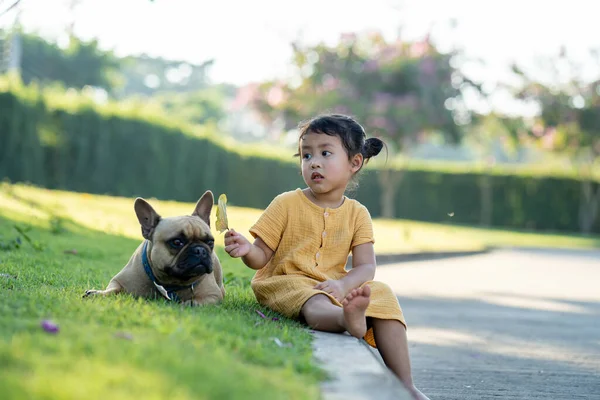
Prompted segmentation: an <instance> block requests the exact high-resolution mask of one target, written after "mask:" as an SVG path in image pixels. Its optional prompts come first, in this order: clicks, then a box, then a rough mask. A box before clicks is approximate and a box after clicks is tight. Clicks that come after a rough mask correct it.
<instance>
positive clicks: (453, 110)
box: [253, 33, 477, 218]
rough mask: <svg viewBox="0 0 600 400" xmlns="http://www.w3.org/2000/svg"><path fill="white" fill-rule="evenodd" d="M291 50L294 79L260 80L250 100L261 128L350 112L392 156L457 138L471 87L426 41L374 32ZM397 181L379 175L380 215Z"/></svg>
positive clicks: (389, 206)
mask: <svg viewBox="0 0 600 400" xmlns="http://www.w3.org/2000/svg"><path fill="white" fill-rule="evenodd" d="M293 49H294V65H295V66H296V69H297V71H298V77H299V80H298V82H296V84H294V82H291V83H290V82H287V83H284V82H267V83H265V84H263V85H262V86H261V87H260V92H259V94H258V95H257V97H256V98H255V99H254V103H253V104H254V107H255V108H256V110H258V111H259V113H260V115H261V116H262V118H263V119H264V121H265V122H266V123H269V124H271V123H273V122H275V121H280V122H281V123H282V125H283V126H284V129H291V128H293V127H295V126H296V125H297V124H298V122H299V121H300V120H303V119H306V118H310V117H311V116H314V115H316V114H320V113H322V112H325V111H329V112H338V113H344V114H351V115H353V116H355V117H356V118H357V119H358V120H359V121H360V122H361V124H362V125H363V126H364V127H365V129H366V131H367V132H369V134H371V135H377V136H380V137H382V138H383V139H384V140H385V141H386V142H387V144H388V145H389V147H390V149H391V151H392V152H394V153H396V152H402V151H403V150H406V149H410V148H411V147H412V146H414V145H415V144H416V143H418V141H419V140H422V139H423V138H425V137H426V136H427V135H430V134H434V133H436V134H440V135H443V136H444V137H445V138H446V139H447V140H448V141H450V142H454V143H455V142H458V141H459V140H460V139H461V136H462V130H461V129H460V126H459V124H460V123H464V122H467V121H468V117H469V112H468V111H467V110H466V108H465V107H464V106H463V103H462V101H461V97H462V91H463V89H464V88H465V87H466V86H471V87H477V85H476V84H474V83H473V82H471V81H470V80H468V79H467V78H465V77H464V76H463V75H462V74H461V73H460V71H459V70H458V69H457V68H456V67H455V66H454V65H455V63H454V62H453V61H454V60H455V56H456V54H455V53H449V54H444V53H441V52H440V51H438V49H437V48H436V46H435V45H434V44H433V43H432V42H431V41H430V40H429V37H427V38H425V39H424V40H422V41H417V42H406V41H403V40H401V39H397V40H394V41H391V42H388V41H386V40H385V38H384V37H383V36H382V35H381V34H379V33H370V34H366V35H356V34H345V35H342V37H341V39H340V41H339V42H338V43H337V45H335V46H333V47H329V46H326V45H324V44H319V45H317V46H301V45H299V44H298V43H294V44H293ZM400 177H401V174H398V173H392V172H391V171H390V170H386V171H382V172H381V174H380V184H381V188H382V213H383V215H384V216H385V217H388V218H392V217H394V203H395V193H396V190H397V187H398V185H399V183H400V179H401V178H400Z"/></svg>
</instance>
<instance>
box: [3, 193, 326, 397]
mask: <svg viewBox="0 0 600 400" xmlns="http://www.w3.org/2000/svg"><path fill="white" fill-rule="evenodd" d="M27 194H29V195H32V196H30V197H27V196H26V195H27ZM71 197H81V198H82V199H84V201H85V200H89V201H90V202H91V203H90V205H89V206H88V207H82V208H80V209H74V208H72V207H73V204H72V203H70V202H69V200H68V199H69V198H71ZM97 200H98V199H97V198H94V197H88V196H85V195H84V196H81V195H73V194H60V193H52V192H50V191H45V190H39V189H31V188H24V187H19V186H6V185H5V186H4V187H3V190H2V191H1V192H0V248H3V250H0V274H1V275H0V298H1V299H2V301H0V365H2V373H1V374H0V387H1V388H2V396H1V397H2V398H8V399H30V398H35V399H75V398H77V399H78V398H90V399H95V398H105V399H106V398H110V399H132V398H143V399H165V398H170V399H236V398H244V399H248V398H261V399H262V398H267V399H315V398H318V383H319V381H320V380H321V379H323V378H324V374H323V372H322V371H321V370H320V369H319V368H318V367H317V366H316V365H315V364H314V363H313V361H312V351H311V335H310V332H309V331H308V329H306V328H305V327H303V326H301V325H300V324H298V323H296V322H293V321H290V320H287V319H284V318H280V319H279V320H276V321H273V320H272V318H273V317H275V316H276V315H275V314H273V313H271V312H269V311H268V310H266V309H264V308H262V307H260V306H259V305H258V304H257V303H256V301H255V299H254V296H253V294H252V292H251V290H250V288H249V279H250V277H251V273H252V271H251V270H249V269H247V268H245V267H243V266H242V265H241V263H240V262H239V260H232V259H230V258H229V257H228V256H226V254H224V253H223V252H222V249H219V255H220V256H221V260H223V269H224V271H225V273H226V287H227V296H226V299H225V301H224V303H223V304H222V305H221V306H205V307H198V308H182V307H181V306H178V305H174V304H169V303H167V302H166V301H163V300H143V299H135V298H133V297H131V296H129V295H119V296H116V297H114V298H92V299H82V297H81V295H82V294H83V293H84V291H85V290H86V289H90V288H103V287H105V286H106V284H107V283H108V281H109V280H110V278H111V277H112V276H113V275H114V274H115V273H116V272H118V271H119V270H120V269H121V268H122V266H123V265H124V264H125V263H126V261H127V260H128V258H129V256H130V255H131V253H132V252H133V250H134V249H135V247H136V246H137V245H138V244H139V241H140V239H139V237H138V238H135V239H133V238H129V237H126V236H125V235H121V234H115V233H114V232H113V233H111V232H108V233H105V232H101V231H100V230H98V229H93V225H94V221H96V220H102V218H103V217H106V219H111V218H112V217H113V216H112V214H113V213H112V211H114V210H116V211H115V213H116V214H117V217H116V218H117V221H118V218H123V222H124V223H123V225H120V224H119V223H118V222H117V223H115V225H114V230H117V231H118V230H119V229H121V228H120V227H121V226H125V228H123V229H125V230H126V231H127V230H128V229H129V228H131V227H130V226H129V222H130V221H129V219H130V217H131V216H130V215H128V216H127V217H125V216H124V214H125V213H126V212H125V209H127V213H130V214H133V212H132V207H131V204H132V203H131V200H123V199H114V200H110V201H108V200H106V198H102V201H100V202H99V204H100V203H101V204H102V207H100V206H99V204H98V207H96V203H95V202H96V201H97ZM125 205H126V207H125ZM121 208H123V213H121ZM161 209H162V207H161ZM165 209H168V207H165ZM161 211H162V210H161ZM186 212H188V213H189V212H190V210H186ZM70 214H72V215H73V216H75V218H68V215H70ZM165 215H167V213H165ZM133 217H134V218H135V216H134V215H133ZM78 219H79V220H78ZM82 221H83V222H85V223H82ZM15 226H16V228H17V229H19V230H20V232H19V231H18V230H17V229H15ZM138 228H139V227H138ZM24 235H26V236H27V238H29V240H30V241H28V240H27V239H26V238H25V236H24ZM136 236H139V235H136ZM17 237H20V238H21V244H20V247H19V248H14V246H15V243H16V242H15V239H16V238H17ZM7 248H12V249H7ZM73 250H75V251H73ZM255 310H261V311H262V312H263V313H264V314H265V315H266V316H267V317H268V318H267V319H263V318H261V317H260V316H259V315H258V313H256V311H255ZM44 319H50V320H52V321H53V322H55V323H56V324H58V326H59V332H58V333H57V334H51V333H47V332H45V331H44V330H43V329H42V328H41V327H40V323H41V321H42V320H44ZM275 338H276V339H279V341H280V343H284V344H289V346H287V345H286V346H280V345H278V343H277V341H276V340H275Z"/></svg>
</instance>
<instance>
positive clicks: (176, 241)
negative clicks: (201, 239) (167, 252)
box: [169, 239, 185, 249]
mask: <svg viewBox="0 0 600 400" xmlns="http://www.w3.org/2000/svg"><path fill="white" fill-rule="evenodd" d="M184 244H185V243H184V242H183V240H181V239H173V240H171V241H170V242H169V245H170V246H171V247H173V248H175V249H180V248H182V247H183V245H184Z"/></svg>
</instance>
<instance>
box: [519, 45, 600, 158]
mask: <svg viewBox="0 0 600 400" xmlns="http://www.w3.org/2000/svg"><path fill="white" fill-rule="evenodd" d="M592 56H593V58H594V59H595V61H596V66H597V67H598V68H600V56H599V54H598V53H597V52H592ZM539 64H540V69H541V70H542V73H540V72H537V73H535V74H534V73H532V72H527V71H525V70H524V69H522V68H520V67H519V66H518V65H513V68H512V70H513V72H514V73H515V74H516V76H517V77H519V78H520V80H521V83H520V85H518V87H516V88H514V94H515V96H516V97H517V98H518V99H522V100H525V101H532V102H534V103H536V104H537V105H538V106H539V109H540V113H539V116H538V117H537V118H535V120H534V121H533V122H532V123H531V124H530V125H529V129H528V132H529V133H530V134H531V135H532V136H533V137H535V138H537V139H539V142H540V145H541V146H542V147H543V148H545V149H547V150H553V151H560V152H567V153H569V154H571V155H572V156H573V157H574V159H575V160H576V161H580V162H581V161H582V162H584V163H588V162H593V161H594V160H595V159H596V158H597V157H598V156H599V155H600V76H598V77H596V79H595V80H592V81H584V80H583V79H582V73H581V72H582V69H583V67H582V65H579V64H578V63H577V62H575V61H573V59H572V58H569V56H568V54H567V51H566V50H564V49H563V50H562V51H561V52H560V54H558V55H557V56H556V57H553V58H549V59H544V60H541V61H540V63H539ZM540 76H543V77H545V78H546V79H540Z"/></svg>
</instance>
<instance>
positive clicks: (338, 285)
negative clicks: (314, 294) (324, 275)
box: [315, 279, 346, 303]
mask: <svg viewBox="0 0 600 400" xmlns="http://www.w3.org/2000/svg"><path fill="white" fill-rule="evenodd" d="M315 289H317V290H322V291H324V292H327V293H329V294H330V295H332V296H333V297H335V299H336V300H337V301H339V302H340V303H341V302H342V300H344V298H345V297H346V288H345V287H344V284H343V282H342V281H339V280H335V279H330V280H327V281H325V282H321V283H319V284H318V285H316V286H315Z"/></svg>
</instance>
